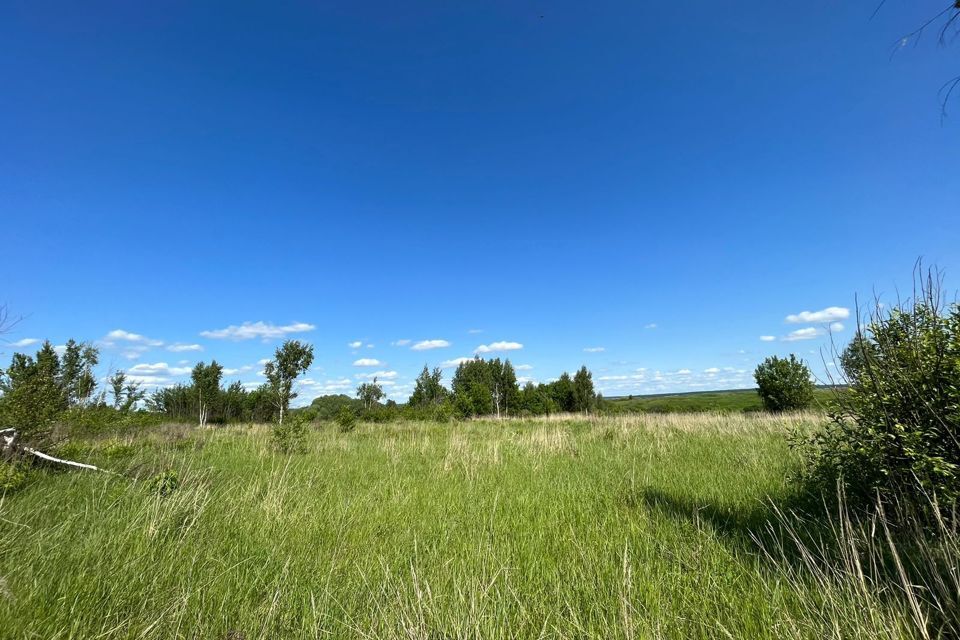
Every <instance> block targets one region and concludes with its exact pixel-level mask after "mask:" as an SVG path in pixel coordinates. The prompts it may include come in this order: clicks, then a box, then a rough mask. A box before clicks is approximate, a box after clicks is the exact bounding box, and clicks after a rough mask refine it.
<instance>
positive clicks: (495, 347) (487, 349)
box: [474, 341, 523, 353]
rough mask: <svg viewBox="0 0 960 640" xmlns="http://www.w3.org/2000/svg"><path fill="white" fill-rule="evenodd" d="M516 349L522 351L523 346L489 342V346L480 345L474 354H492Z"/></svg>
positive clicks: (512, 343)
mask: <svg viewBox="0 0 960 640" xmlns="http://www.w3.org/2000/svg"><path fill="white" fill-rule="evenodd" d="M517 349H523V345H522V344H520V343H519V342H505V341H501V342H491V343H490V344H481V345H480V346H478V347H477V348H476V349H474V351H475V352H476V353H493V352H495V351H516V350H517Z"/></svg>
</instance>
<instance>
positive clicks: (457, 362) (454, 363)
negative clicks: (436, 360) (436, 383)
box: [440, 358, 473, 369]
mask: <svg viewBox="0 0 960 640" xmlns="http://www.w3.org/2000/svg"><path fill="white" fill-rule="evenodd" d="M471 360H473V358H454V359H452V360H444V361H443V362H441V363H440V366H441V367H442V368H444V369H449V368H452V367H459V366H460V365H461V364H463V363H464V362H470V361H471Z"/></svg>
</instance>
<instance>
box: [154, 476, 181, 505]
mask: <svg viewBox="0 0 960 640" xmlns="http://www.w3.org/2000/svg"><path fill="white" fill-rule="evenodd" d="M179 487H180V476H178V475H177V472H176V471H174V470H173V469H167V470H166V471H164V472H163V473H158V474H157V475H155V476H153V478H151V479H150V491H151V493H155V494H157V495H158V496H160V497H161V498H166V497H167V496H168V495H170V494H171V493H173V492H174V491H176V490H177V489H178V488H179Z"/></svg>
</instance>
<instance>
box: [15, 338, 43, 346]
mask: <svg viewBox="0 0 960 640" xmlns="http://www.w3.org/2000/svg"><path fill="white" fill-rule="evenodd" d="M38 342H40V338H23V339H22V340H17V341H16V342H11V343H10V346H11V347H29V346H30V345H32V344H37V343H38Z"/></svg>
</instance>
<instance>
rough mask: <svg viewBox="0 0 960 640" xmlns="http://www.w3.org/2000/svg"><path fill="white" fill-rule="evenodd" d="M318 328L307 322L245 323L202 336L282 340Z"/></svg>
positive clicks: (214, 330) (210, 331) (220, 338)
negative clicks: (287, 336)
mask: <svg viewBox="0 0 960 640" xmlns="http://www.w3.org/2000/svg"><path fill="white" fill-rule="evenodd" d="M314 329H316V327H315V326H314V325H312V324H308V323H306V322H294V323H292V324H287V325H279V326H278V325H275V324H267V323H266V322H263V321H260V322H244V323H243V324H241V325H239V326H237V325H230V326H229V327H227V328H226V329H212V330H209V331H201V332H200V335H201V336H203V337H204V338H214V339H217V340H223V339H226V340H251V339H253V338H262V339H264V340H269V339H270V338H282V337H283V336H285V335H287V334H290V333H303V332H305V331H313V330H314Z"/></svg>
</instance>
